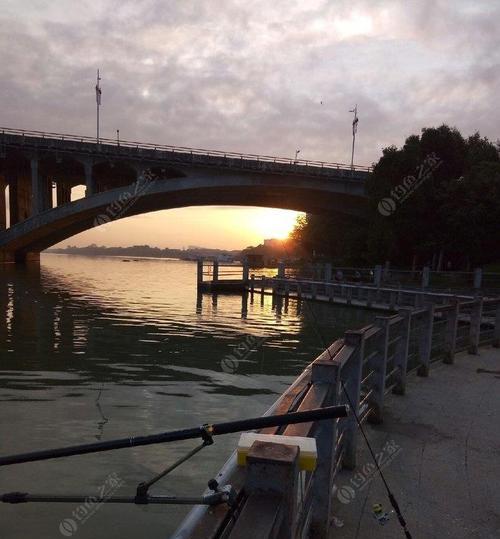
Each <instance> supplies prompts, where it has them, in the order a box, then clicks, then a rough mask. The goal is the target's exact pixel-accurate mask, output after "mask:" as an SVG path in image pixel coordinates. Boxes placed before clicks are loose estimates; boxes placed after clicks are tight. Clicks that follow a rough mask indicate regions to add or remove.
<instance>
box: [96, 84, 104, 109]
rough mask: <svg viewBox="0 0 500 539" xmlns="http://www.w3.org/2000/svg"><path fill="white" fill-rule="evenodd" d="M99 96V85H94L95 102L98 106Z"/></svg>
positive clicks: (100, 91)
mask: <svg viewBox="0 0 500 539" xmlns="http://www.w3.org/2000/svg"><path fill="white" fill-rule="evenodd" d="M101 94H102V90H101V89H100V88H99V84H96V85H95V100H96V103H97V104H98V105H100V104H101Z"/></svg>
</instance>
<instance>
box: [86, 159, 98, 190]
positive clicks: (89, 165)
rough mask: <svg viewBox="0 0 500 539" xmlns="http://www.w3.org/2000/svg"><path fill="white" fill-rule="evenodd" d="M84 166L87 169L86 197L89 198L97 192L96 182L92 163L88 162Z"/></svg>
mask: <svg viewBox="0 0 500 539" xmlns="http://www.w3.org/2000/svg"><path fill="white" fill-rule="evenodd" d="M83 166H84V169H85V186H86V189H85V196H86V197H88V196H90V195H93V194H94V193H95V192H96V189H95V180H94V177H93V175H92V163H91V162H90V161H86V162H85V163H84V164H83Z"/></svg>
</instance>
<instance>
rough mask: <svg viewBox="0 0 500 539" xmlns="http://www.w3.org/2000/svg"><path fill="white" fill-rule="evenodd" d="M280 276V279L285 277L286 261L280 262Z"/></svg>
mask: <svg viewBox="0 0 500 539" xmlns="http://www.w3.org/2000/svg"><path fill="white" fill-rule="evenodd" d="M278 278H279V279H284V278H285V263H284V262H280V263H279V264H278Z"/></svg>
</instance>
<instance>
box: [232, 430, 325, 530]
mask: <svg viewBox="0 0 500 539" xmlns="http://www.w3.org/2000/svg"><path fill="white" fill-rule="evenodd" d="M323 423H325V421H323ZM298 485H299V448H298V447H297V446H294V445H284V444H275V443H270V442H259V441H257V442H254V443H253V445H252V447H251V448H250V450H249V451H248V455H247V475H246V481H245V492H246V493H248V494H249V495H250V496H258V497H259V498H261V497H264V498H265V497H266V496H280V497H281V498H282V504H283V516H282V519H281V522H282V524H281V526H280V532H279V535H278V537H280V538H283V539H293V538H294V537H295V536H296V532H297V516H298V511H297V508H298V506H297V499H298ZM233 531H234V533H236V534H237V533H238V532H237V531H236V530H233ZM245 531H247V530H245ZM236 536H237V537H239V535H236Z"/></svg>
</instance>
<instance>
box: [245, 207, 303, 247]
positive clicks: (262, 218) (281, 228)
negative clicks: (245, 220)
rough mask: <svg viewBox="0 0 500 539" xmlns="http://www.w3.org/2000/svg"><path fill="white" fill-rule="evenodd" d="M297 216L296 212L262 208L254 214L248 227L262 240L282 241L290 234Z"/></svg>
mask: <svg viewBox="0 0 500 539" xmlns="http://www.w3.org/2000/svg"><path fill="white" fill-rule="evenodd" d="M298 215H300V213H299V212H296V211H291V210H277V209H272V208H264V209H260V210H258V211H257V212H255V214H254V215H253V216H252V223H250V226H251V227H252V229H253V230H254V231H255V233H256V234H258V235H260V236H262V239H263V240H264V239H270V238H276V239H280V240H284V239H285V238H287V237H288V235H289V234H290V232H292V230H293V228H294V226H295V222H296V221H297V216H298Z"/></svg>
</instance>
